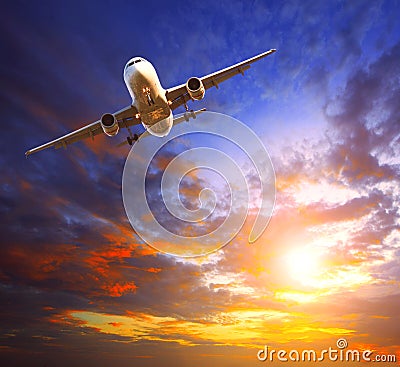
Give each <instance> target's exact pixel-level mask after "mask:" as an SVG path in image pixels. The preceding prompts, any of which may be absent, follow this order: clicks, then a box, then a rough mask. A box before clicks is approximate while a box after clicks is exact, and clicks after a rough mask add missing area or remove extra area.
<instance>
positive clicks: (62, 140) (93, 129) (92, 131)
mask: <svg viewBox="0 0 400 367" xmlns="http://www.w3.org/2000/svg"><path fill="white" fill-rule="evenodd" d="M137 113H138V112H137V110H136V107H134V106H128V107H125V108H123V109H122V110H120V111H118V112H115V113H114V114H113V115H114V116H115V118H116V120H117V122H118V125H119V127H120V128H123V127H129V126H132V125H137V124H140V119H137V118H136V114H137ZM101 133H103V129H102V127H101V124H100V120H98V121H95V122H92V123H91V124H89V125H86V126H84V127H82V128H80V129H78V130H75V131H73V132H71V133H69V134H67V135H64V136H61V137H59V138H58V139H55V140H52V141H50V142H48V143H46V144H43V145H40V146H38V147H36V148H33V149H30V150H28V151H27V152H26V153H25V156H28V155H30V154H33V153H36V152H39V151H41V150H43V149H46V148H50V147H53V148H55V149H59V148H62V147H64V148H66V147H67V145H70V144H72V143H75V142H76V141H79V140H82V139H86V138H92V139H94V137H95V136H96V135H98V134H101Z"/></svg>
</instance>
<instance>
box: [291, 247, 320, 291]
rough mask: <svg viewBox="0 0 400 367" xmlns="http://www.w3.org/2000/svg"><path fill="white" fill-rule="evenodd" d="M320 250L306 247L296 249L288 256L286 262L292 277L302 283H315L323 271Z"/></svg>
mask: <svg viewBox="0 0 400 367" xmlns="http://www.w3.org/2000/svg"><path fill="white" fill-rule="evenodd" d="M319 256H320V254H319V252H318V251H317V250H314V249H311V248H308V247H305V248H302V249H298V250H294V251H292V252H291V253H289V254H288V255H287V256H286V264H287V266H288V269H289V274H290V276H291V278H292V279H293V280H295V281H298V282H300V283H301V284H302V285H305V286H307V285H313V284H314V283H315V278H316V277H317V276H318V274H319V273H320V272H321V269H320V264H319Z"/></svg>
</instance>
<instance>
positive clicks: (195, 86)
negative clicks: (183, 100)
mask: <svg viewBox="0 0 400 367" xmlns="http://www.w3.org/2000/svg"><path fill="white" fill-rule="evenodd" d="M186 89H187V91H188V93H189V95H190V97H191V98H192V99H196V100H198V101H199V100H200V99H203V98H204V94H205V93H206V90H205V88H204V85H203V82H202V81H201V80H200V79H199V78H196V77H191V78H189V79H188V81H187V82H186Z"/></svg>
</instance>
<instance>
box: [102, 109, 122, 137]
mask: <svg viewBox="0 0 400 367" xmlns="http://www.w3.org/2000/svg"><path fill="white" fill-rule="evenodd" d="M100 123H101V127H102V129H103V131H104V133H105V134H106V135H108V136H115V135H117V134H118V131H119V126H118V122H117V120H116V119H115V117H114V115H112V114H111V113H105V114H104V115H103V116H102V117H101V120H100Z"/></svg>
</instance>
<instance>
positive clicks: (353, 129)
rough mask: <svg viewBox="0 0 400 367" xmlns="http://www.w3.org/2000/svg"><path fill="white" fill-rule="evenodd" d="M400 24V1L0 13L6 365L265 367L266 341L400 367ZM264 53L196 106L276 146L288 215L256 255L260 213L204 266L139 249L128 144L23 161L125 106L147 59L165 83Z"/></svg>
mask: <svg viewBox="0 0 400 367" xmlns="http://www.w3.org/2000/svg"><path fill="white" fill-rule="evenodd" d="M399 15H400V2H399V1H368V2H366V1H285V2H282V1H248V2H244V1H243V2H242V1H235V0H233V1H207V0H206V1H202V2H193V3H190V2H183V1H169V2H162V3H158V2H154V1H151V0H149V1H145V2H134V1H113V2H111V1H110V2H108V1H93V2H92V1H79V2H78V1H71V2H61V1H43V2H34V1H25V2H24V1H15V2H12V3H11V2H3V4H2V12H1V14H0V29H1V32H0V45H1V50H2V52H1V54H2V58H1V61H0V75H1V85H2V88H1V89H0V96H1V98H0V105H1V114H2V122H1V127H2V128H1V144H0V167H1V176H0V215H1V217H0V219H1V220H0V230H1V238H0V299H1V302H0V361H1V363H2V365H10V366H27V365H29V366H48V367H49V366H56V365H57V366H61V367H63V366H71V365H82V366H84V365H85V366H110V365H118V366H121V367H124V366H133V365H134V366H151V367H152V366H158V365H160V364H162V365H164V366H177V365H178V366H181V365H182V366H184V365H191V366H204V365H207V364H209V365H215V366H221V367H222V366H255V365H260V363H262V362H260V361H259V360H258V359H257V352H258V351H259V350H260V349H262V348H264V346H265V345H268V346H269V347H270V348H275V349H284V350H287V351H289V350H291V349H296V348H297V349H298V350H299V351H302V350H304V349H311V348H314V349H315V350H322V349H327V348H329V347H335V346H336V341H337V340H338V339H339V338H345V339H346V340H347V342H348V345H349V348H352V349H357V350H360V351H363V350H367V349H369V350H372V351H373V353H374V355H387V354H394V355H396V356H397V362H396V363H387V364H386V365H398V364H400V362H399V361H400V331H399V330H400V327H399V326H400V316H399V306H400V287H399V285H400V260H399V258H400V211H399V204H400V182H399V179H400V176H399V175H400V144H399V141H400V103H399V102H400V78H399V75H400V63H399V62H398V61H399V59H400V23H399V22H398V19H399ZM270 48H276V49H277V52H276V53H275V54H274V55H272V56H269V57H268V58H266V59H264V60H262V61H259V62H257V63H256V64H254V65H253V66H252V67H251V68H250V70H249V71H248V72H246V73H245V77H242V76H241V75H238V76H235V77H234V78H232V79H230V80H229V81H226V82H225V83H224V84H223V85H221V86H220V89H219V90H216V89H215V88H213V89H210V90H208V91H207V92H206V96H205V98H204V100H202V101H200V102H195V103H192V104H191V108H201V107H206V108H207V109H208V110H211V111H216V112H220V113H226V114H229V115H231V116H233V117H234V118H236V119H239V120H240V121H242V122H244V123H245V124H246V125H247V126H249V127H250V128H251V129H252V130H253V131H254V132H255V133H256V134H257V135H258V136H259V137H260V139H261V140H262V141H263V143H264V144H265V146H266V147H267V149H268V151H269V154H270V156H271V160H272V163H273V165H274V169H275V174H276V204H275V210H274V212H273V215H272V218H271V221H270V223H269V226H268V227H267V230H266V231H265V232H264V234H263V235H262V236H261V238H260V239H258V240H257V241H256V242H255V243H253V244H249V243H248V242H247V238H248V233H249V231H250V229H251V224H252V223H251V222H252V219H253V218H252V217H251V216H250V217H249V218H248V221H246V223H245V225H244V227H243V228H242V230H241V232H240V233H239V234H238V236H237V237H236V238H235V239H234V240H233V241H232V242H231V243H229V244H228V245H227V246H226V247H224V248H223V249H222V250H220V251H218V252H215V253H213V254H211V255H208V256H203V257H199V258H194V259H183V258H179V257H173V256H169V255H166V254H162V253H159V252H156V251H155V250H153V249H152V248H151V247H149V246H147V245H146V244H144V243H143V241H141V240H140V238H139V237H138V236H137V235H135V233H134V231H133V230H132V227H131V226H130V224H129V221H128V219H127V216H126V214H125V210H124V206H123V202H122V194H121V186H122V172H123V168H124V163H125V160H126V157H127V155H128V153H129V148H128V147H126V146H125V147H121V148H117V147H116V145H117V144H118V143H119V142H121V141H122V140H123V139H125V137H126V136H125V134H124V133H122V134H118V135H117V136H116V137H114V138H109V137H106V136H101V137H96V138H95V140H94V141H85V142H79V143H76V144H74V145H73V146H71V147H69V148H68V149H66V150H64V149H60V150H46V151H43V152H40V153H38V154H35V155H32V156H30V157H29V159H26V158H25V156H24V152H25V151H26V150H28V149H29V148H32V147H34V146H37V145H40V144H42V143H44V142H46V141H48V140H51V139H53V138H55V137H58V136H60V135H62V134H64V133H67V132H69V131H72V130H73V129H76V128H78V127H81V126H83V125H84V124H86V123H89V122H92V121H95V120H97V119H99V117H100V116H101V115H102V114H103V113H105V112H114V111H116V110H118V109H120V108H122V107H124V106H126V105H128V104H129V103H130V102H131V101H130V98H129V94H128V91H127V90H126V88H125V85H124V82H123V79H122V71H123V67H124V65H125V63H126V62H127V60H129V59H130V58H131V57H133V56H142V57H145V58H146V59H147V60H149V61H150V62H152V63H153V65H154V66H155V68H156V70H157V73H158V75H159V77H160V81H161V83H162V85H163V86H164V87H165V88H168V87H172V86H175V85H178V84H181V83H184V82H185V81H186V80H187V79H188V78H189V77H191V76H193V75H195V76H201V75H206V74H208V73H211V72H214V71H216V70H218V69H220V68H223V67H226V66H229V65H232V64H234V63H236V62H239V61H241V60H243V59H246V58H248V57H252V56H254V55H256V54H258V53H260V52H263V51H266V50H269V49H270ZM163 154H164V155H162V154H161V157H160V159H159V162H158V163H159V164H158V165H156V175H157V174H158V175H160V174H162V170H163V168H164V167H165V162H168V161H170V160H171V159H172V157H171V156H170V155H171V151H166V152H163ZM157 169H158V171H157ZM194 178H196V177H194ZM202 183H204V182H203V180H201V179H192V180H191V181H190V180H189V181H188V182H186V186H185V187H184V188H185V196H186V197H187V198H188V200H189V201H191V200H192V201H193V202H195V200H196V197H197V196H196V195H197V194H198V192H199V189H201V184H202ZM199 186H200V187H199ZM255 191H257V190H255ZM156 210H157V208H156ZM264 363H269V362H264ZM281 363H283V362H279V361H275V362H273V363H271V364H273V365H280V364H281ZM315 363H316V364H317V365H318V364H320V365H326V366H331V365H332V366H334V365H337V364H339V362H332V361H326V362H324V363H323V364H322V363H318V362H315ZM286 364H287V363H286ZM295 364H298V365H302V364H301V363H300V362H297V363H295ZM341 364H342V363H341ZM348 364H349V365H353V366H356V365H361V362H360V363H355V362H349V363H348ZM370 364H371V365H374V364H375V365H382V363H373V362H371V363H370ZM308 365H309V364H308ZM362 365H365V364H362Z"/></svg>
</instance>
